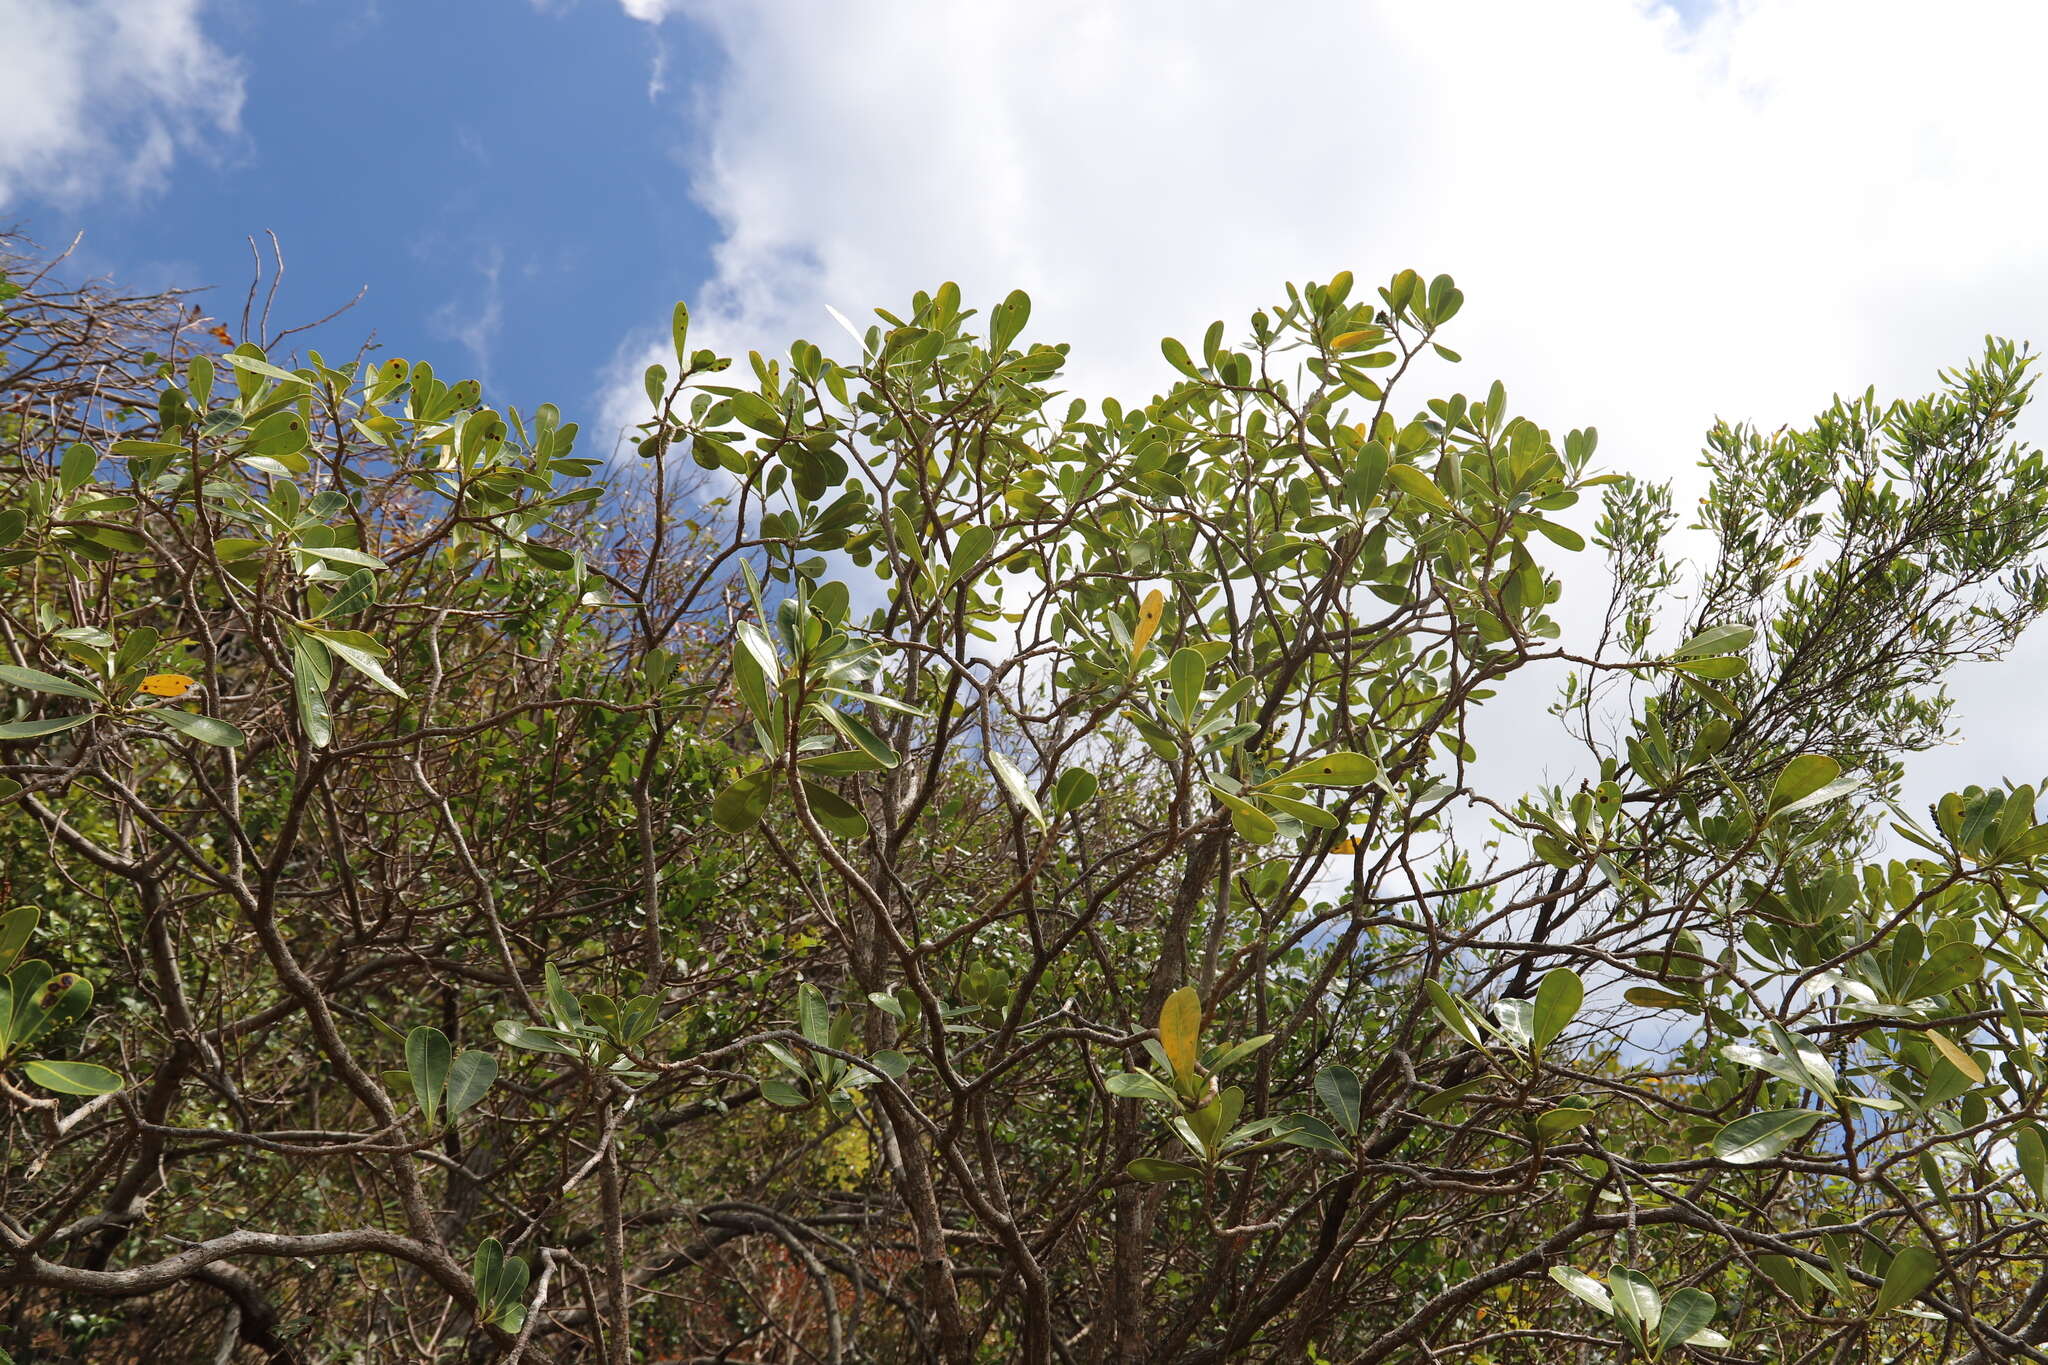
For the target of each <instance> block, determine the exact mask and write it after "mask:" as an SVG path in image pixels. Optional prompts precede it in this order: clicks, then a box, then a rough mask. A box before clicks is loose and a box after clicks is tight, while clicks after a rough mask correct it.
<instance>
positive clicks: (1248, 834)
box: [1223, 796, 1280, 843]
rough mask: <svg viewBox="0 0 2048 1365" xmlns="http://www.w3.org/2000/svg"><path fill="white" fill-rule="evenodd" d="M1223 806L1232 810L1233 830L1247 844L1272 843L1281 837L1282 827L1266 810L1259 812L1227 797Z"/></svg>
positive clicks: (1235, 799)
mask: <svg viewBox="0 0 2048 1365" xmlns="http://www.w3.org/2000/svg"><path fill="white" fill-rule="evenodd" d="M1223 804H1227V806H1229V808H1231V829H1235V831H1237V833H1239V837H1241V839H1245V841H1247V843H1272V841H1274V839H1276V837H1278V835H1280V825H1278V823H1274V817H1270V814H1266V812H1264V810H1257V808H1253V806H1249V804H1245V802H1241V800H1237V798H1233V796H1225V798H1223Z"/></svg>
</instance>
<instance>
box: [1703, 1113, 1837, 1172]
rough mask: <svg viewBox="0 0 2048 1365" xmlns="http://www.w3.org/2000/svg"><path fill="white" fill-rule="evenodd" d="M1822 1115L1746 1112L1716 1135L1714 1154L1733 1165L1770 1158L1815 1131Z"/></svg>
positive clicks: (1748, 1163) (1744, 1164)
mask: <svg viewBox="0 0 2048 1365" xmlns="http://www.w3.org/2000/svg"><path fill="white" fill-rule="evenodd" d="M1823 1117H1824V1115H1822V1114H1820V1113H1818V1112H1817V1111H1815V1110H1812V1109H1771V1110H1766V1111H1764V1112H1762V1113H1758V1114H1746V1115H1744V1116H1743V1117H1742V1118H1739V1119H1737V1120H1735V1122H1733V1123H1731V1124H1729V1125H1728V1126H1727V1127H1725V1128H1723V1129H1722V1130H1721V1131H1720V1132H1718V1133H1716V1134H1714V1155H1715V1156H1717V1157H1719V1158H1720V1159H1721V1160H1723V1161H1725V1162H1727V1163H1729V1164H1730V1165H1732V1166H1750V1165H1754V1164H1756V1163H1757V1162H1759V1161H1769V1160H1770V1159H1771V1158H1772V1157H1774V1156H1777V1155H1778V1154H1779V1153H1780V1152H1783V1151H1784V1150H1785V1149H1786V1148H1787V1147H1790V1146H1791V1145H1792V1144H1793V1143H1795V1142H1797V1141H1799V1139H1801V1138H1803V1137H1805V1136H1806V1135H1807V1134H1808V1133H1810V1132H1812V1131H1813V1129H1814V1126H1815V1125H1816V1124H1818V1123H1819V1122H1820V1121H1821V1119H1822V1118H1823Z"/></svg>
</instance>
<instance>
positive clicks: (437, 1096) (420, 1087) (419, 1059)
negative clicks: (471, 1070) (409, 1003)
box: [405, 1024, 448, 1128]
mask: <svg viewBox="0 0 2048 1365" xmlns="http://www.w3.org/2000/svg"><path fill="white" fill-rule="evenodd" d="M405 1070H406V1074H408V1075H410V1076H411V1077H412V1093H413V1098H414V1099H416V1100H418V1101H419V1106H420V1113H421V1114H422V1115H424V1122H425V1123H426V1126H427V1127H428V1128H433V1127H436V1126H437V1123H436V1120H437V1119H438V1118H439V1116H440V1113H441V1097H442V1095H444V1094H446V1093H447V1090H448V1035H447V1034H445V1033H443V1032H441V1030H439V1029H437V1028H434V1027H432V1026H431V1025H428V1024H422V1025H420V1026H419V1027H418V1028H416V1029H414V1030H413V1031H412V1032H410V1033H408V1034H406V1035H405Z"/></svg>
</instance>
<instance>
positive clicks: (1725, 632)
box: [1671, 625, 1756, 659]
mask: <svg viewBox="0 0 2048 1365" xmlns="http://www.w3.org/2000/svg"><path fill="white" fill-rule="evenodd" d="M1755 639H1756V631H1755V629H1754V628H1752V627H1750V626H1739V625H1724V626H1708V627H1707V628H1706V629H1705V630H1703V631H1701V632H1700V633H1699V634H1697V635H1695V636H1693V637H1692V638H1691V639H1690V640H1687V641H1686V642H1685V643H1684V644H1682V645H1680V646H1679V647H1678V648H1677V649H1674V650H1672V651H1671V657H1672V658H1674V659H1698V658H1704V657H1706V656H1708V655H1714V654H1737V653H1740V652H1741V651H1743V650H1745V649H1748V648H1749V646H1750V642H1751V641H1753V640H1755Z"/></svg>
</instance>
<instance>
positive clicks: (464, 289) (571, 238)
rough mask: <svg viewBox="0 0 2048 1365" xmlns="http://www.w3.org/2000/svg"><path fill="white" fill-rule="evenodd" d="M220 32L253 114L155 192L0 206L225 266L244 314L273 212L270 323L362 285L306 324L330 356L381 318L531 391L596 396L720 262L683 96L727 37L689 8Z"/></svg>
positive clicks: (338, 10)
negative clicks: (692, 20) (644, 331)
mask: <svg viewBox="0 0 2048 1365" xmlns="http://www.w3.org/2000/svg"><path fill="white" fill-rule="evenodd" d="M206 34H207V37H208V39H209V40H210V41H211V43H212V44H213V46H214V47H215V48H216V49H218V50H219V51H220V52H221V53H223V54H225V56H226V57H227V58H228V59H229V60H230V62H231V63H232V67H233V68H234V69H235V70H236V71H238V72H239V78H240V81H241V83H242V89H243V105H242V110H241V117H240V129H239V131H237V132H233V133H230V134H228V135H226V136H219V137H215V138H212V139H210V140H209V142H208V144H207V145H206V146H205V147H203V148H195V149H193V151H192V152H191V153H190V154H188V155H184V156H181V157H180V158H179V159H178V161H177V162H176V164H175V166H174V167H173V168H172V169H171V171H170V174H169V176H168V178H167V179H166V180H165V181H164V182H163V183H161V184H159V185H155V186H152V187H149V188H147V189H144V190H142V191H141V192H134V193H121V192H117V193H111V194H105V195H100V196H96V197H93V198H91V199H89V200H87V201H84V202H77V201H75V200H74V201H71V202H66V198H64V197H52V196H48V195H39V194H33V193H32V194H28V195H25V196H22V197H20V198H18V199H16V200H15V201H14V202H12V203H10V204H8V205H7V206H6V209H5V211H4V215H0V221H13V222H16V223H19V224H21V225H23V226H24V227H25V228H26V229H28V230H29V231H31V232H32V234H33V235H34V236H36V237H37V238H38V239H39V240H41V241H42V242H43V243H44V244H46V245H54V244H59V243H62V242H66V241H68V240H69V239H70V238H71V236H72V234H73V233H74V232H76V231H79V230H81V229H82V230H84V232H85V234H86V235H85V241H84V242H83V244H82V245H81V247H80V249H79V251H78V253H77V255H76V256H75V257H74V260H75V261H77V262H78V263H79V264H80V266H81V267H82V268H84V269H85V270H87V271H89V272H91V273H95V274H97V273H111V274H113V275H114V276H116V277H117V278H118V279H120V280H121V281H123V282H124V283H128V284H132V285H136V286H140V287H152V286H157V285H173V284H176V285H197V284H205V285H212V286H214V289H213V292H212V293H211V294H210V295H208V296H206V297H205V298H204V299H202V303H203V304H204V306H206V307H207V309H208V311H210V312H213V313H215V314H216V315H217V316H222V317H225V318H227V319H229V320H230V325H231V326H233V325H234V322H235V320H236V319H238V318H239V315H240V313H241V310H242V305H243V300H244V296H245V291H246V289H247V286H248V282H249V280H250V278H251V270H252V268H251V261H250V254H249V247H248V244H247V241H246V240H245V239H246V238H247V237H249V236H252V235H253V236H255V237H257V238H258V240H259V242H261V241H264V233H265V232H266V230H272V231H275V232H276V233H277V234H278V237H279V239H280V240H281V242H282V243H283V248H284V254H285V261H286V265H287V270H286V273H285V277H284V283H283V287H282V289H281V290H280V292H279V295H278V300H277V306H276V310H275V312H274V313H273V323H274V325H275V326H279V327H282V326H284V325H288V324H295V323H299V322H304V321H309V320H311V319H312V318H315V317H319V316H322V315H324V314H325V313H327V312H328V311H330V310H331V309H332V308H334V307H335V306H336V305H338V304H340V303H342V302H344V301H346V300H347V299H348V298H349V297H350V296H351V295H353V294H354V293H355V292H356V290H357V289H358V288H359V287H360V286H363V285H367V286H368V292H367V293H366V294H365V296H364V298H363V301H362V302H361V303H359V304H358V305H357V306H356V307H355V308H354V309H353V310H351V311H350V312H348V313H346V314H344V315H343V316H342V317H341V318H339V319H338V320H336V321H335V322H333V323H331V324H329V325H328V326H327V327H326V328H324V329H322V330H321V331H319V332H316V333H312V334H309V335H308V336H306V337H305V338H303V340H304V342H305V343H306V344H309V345H313V346H317V347H320V348H322V349H323V350H326V351H327V352H328V353H329V354H330V355H331V354H332V353H333V352H334V351H335V350H341V351H347V350H349V349H352V348H353V347H354V346H355V345H356V344H358V343H359V342H360V341H361V340H362V339H363V338H364V337H365V336H366V335H367V334H368V333H369V332H370V331H372V330H374V331H375V333H376V339H377V341H378V343H379V344H380V345H383V346H385V347H388V348H390V350H391V351H392V352H394V353H396V354H401V355H408V356H427V357H431V358H432V359H433V360H434V361H435V362H436V364H437V365H439V366H441V367H442V368H443V369H444V371H445V370H448V369H455V370H459V371H461V372H462V373H464V374H473V375H477V376H478V377H480V378H483V379H484V380H485V381H486V382H487V384H488V385H489V387H490V389H491V390H492V392H494V393H495V394H496V395H497V396H498V397H499V399H500V400H501V401H509V402H511V403H513V404H515V405H518V406H521V407H527V406H531V405H533V404H535V403H538V402H541V401H555V402H559V403H561V404H562V405H563V406H565V407H568V408H571V409H576V408H583V409H586V410H587V409H588V408H589V407H590V405H591V403H592V402H593V400H594V397H595V395H596V394H597V393H598V392H599V390H600V389H601V387H602V384H603V382H604V380H605V377H606V375H607V373H608V367H609V366H610V364H611V361H612V359H613V355H614V352H615V351H616V350H617V348H618V346H619V345H620V342H621V340H622V338H624V337H626V336H627V335H629V334H630V333H631V332H633V330H634V329H636V328H639V327H644V326H647V325H650V323H651V320H654V319H658V318H661V317H664V316H665V315H666V312H667V309H668V305H669V304H670V303H671V302H673V301H674V300H675V299H676V298H678V297H681V296H682V295H683V294H684V293H686V292H688V291H690V290H692V289H694V288H695V287H696V286H697V285H699V284H700V283H701V282H702V280H703V277H704V275H705V273H706V271H707V269H708V255H707V251H708V247H709V244H710V242H711V240H712V231H713V229H712V224H711V222H710V220H709V219H708V218H707V217H706V215H705V213H704V211H703V209H702V208H701V207H699V205H698V204H697V203H696V201H695V200H694V199H693V198H692V197H691V194H690V182H689V176H688V173H687V169H686V168H687V165H688V163H689V160H690V155H691V148H690V142H691V137H692V128H691V123H690V119H689V117H688V109H689V106H690V102H691V101H692V100H693V99H694V98H697V97H698V94H699V92H700V91H701V88H702V85H703V82H704V80H705V78H706V76H707V75H708V74H709V73H710V72H711V71H712V70H713V69H714V68H715V63H716V61H717V55H716V50H715V49H714V48H712V47H711V46H710V45H708V44H707V43H705V42H703V41H702V40H701V39H699V38H698V37H697V36H696V34H695V32H694V30H693V29H691V28H690V27H689V26H687V25H685V24H682V23H674V22H672V23H669V24H666V25H663V26H660V27H656V26H652V25H649V24H646V23H643V22H639V21H636V20H634V19H632V18H630V17H628V16H627V15H626V14H625V13H624V12H623V11H622V10H621V9H620V8H618V7H617V6H616V5H613V4H611V3H610V0H604V2H603V3H596V2H595V0H584V3H580V4H570V5H559V6H554V7H550V8H546V9H543V8H539V7H533V6H529V5H526V4H523V3H518V4H515V3H509V2H508V3H503V4H497V3H493V4H489V5H476V4H461V3H452V2H451V0H423V2H422V3H416V4H394V3H390V0H386V2H385V3H383V4H381V5H372V6H360V5H333V4H319V3H312V2H311V0H235V3H231V4H225V5H213V6H209V7H208V9H207V11H206ZM657 64H658V65H659V69H660V70H661V72H662V75H663V81H662V86H663V88H660V89H655V88H652V86H653V81H652V77H653V74H654V73H655V71H656V70H657ZM265 255H266V257H267V255H268V250H267V243H266V250H265ZM259 307H260V300H259ZM586 415H587V414H586Z"/></svg>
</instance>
